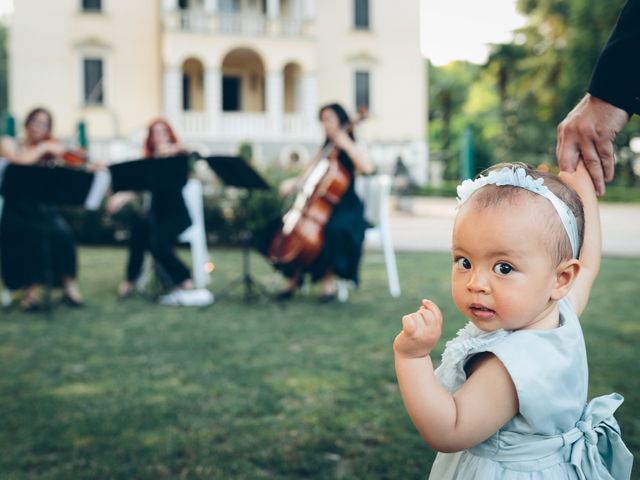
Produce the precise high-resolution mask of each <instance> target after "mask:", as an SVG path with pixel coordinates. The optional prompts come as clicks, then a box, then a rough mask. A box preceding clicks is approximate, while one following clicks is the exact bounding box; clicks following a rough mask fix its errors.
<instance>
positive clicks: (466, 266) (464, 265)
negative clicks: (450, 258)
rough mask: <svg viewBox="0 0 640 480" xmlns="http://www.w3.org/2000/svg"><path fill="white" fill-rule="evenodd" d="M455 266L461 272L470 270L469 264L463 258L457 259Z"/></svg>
mask: <svg viewBox="0 0 640 480" xmlns="http://www.w3.org/2000/svg"><path fill="white" fill-rule="evenodd" d="M456 265H457V266H458V268H460V269H462V270H469V269H470V268H471V262H470V261H469V260H468V259H466V258H464V257H460V258H458V259H457V260H456Z"/></svg>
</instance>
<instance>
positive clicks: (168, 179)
mask: <svg viewBox="0 0 640 480" xmlns="http://www.w3.org/2000/svg"><path fill="white" fill-rule="evenodd" d="M190 158H191V155H190V154H183V155H176V156H173V157H160V158H143V159H138V160H129V161H126V162H121V163H116V164H114V165H111V166H110V167H109V171H110V172H111V189H112V190H113V191H114V192H119V191H147V190H148V191H152V192H153V191H160V192H161V191H167V190H182V187H184V185H185V184H186V183H187V176H188V173H189V159H190Z"/></svg>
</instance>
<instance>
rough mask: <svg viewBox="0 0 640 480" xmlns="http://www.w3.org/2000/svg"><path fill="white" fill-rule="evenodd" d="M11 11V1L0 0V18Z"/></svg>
mask: <svg viewBox="0 0 640 480" xmlns="http://www.w3.org/2000/svg"><path fill="white" fill-rule="evenodd" d="M11 10H13V0H0V16H1V15H4V14H5V13H9V12H11Z"/></svg>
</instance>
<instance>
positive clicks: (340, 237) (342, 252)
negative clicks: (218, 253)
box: [277, 103, 373, 302]
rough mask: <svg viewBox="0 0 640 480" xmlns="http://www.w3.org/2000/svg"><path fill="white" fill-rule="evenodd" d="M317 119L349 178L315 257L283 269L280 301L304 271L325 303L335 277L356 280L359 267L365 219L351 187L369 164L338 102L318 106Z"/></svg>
mask: <svg viewBox="0 0 640 480" xmlns="http://www.w3.org/2000/svg"><path fill="white" fill-rule="evenodd" d="M320 122H321V123H322V127H323V129H324V133H325V137H326V138H325V145H327V144H329V143H331V144H333V145H334V147H335V149H337V160H338V161H339V162H340V164H341V165H342V166H343V167H344V168H345V169H346V170H347V171H348V173H349V175H350V180H349V184H348V187H347V189H346V191H345V193H344V194H343V196H342V198H341V199H340V201H339V202H338V203H337V204H336V205H335V206H334V208H333V211H332V212H331V216H330V218H329V220H328V222H327V224H326V225H325V227H324V243H323V245H322V248H321V250H320V253H319V254H318V256H317V257H316V259H315V260H314V261H313V262H312V263H311V265H308V266H306V267H304V268H296V269H291V268H282V269H281V270H282V273H283V274H284V275H285V276H286V277H287V287H286V289H285V290H284V291H282V292H280V293H279V294H278V295H277V298H278V299H279V300H287V299H290V298H291V297H293V294H294V292H295V289H296V287H297V286H298V285H299V283H300V282H301V280H302V277H303V275H304V274H310V276H311V279H312V280H313V281H314V282H317V281H320V282H321V284H322V293H321V297H320V300H321V301H322V302H328V301H331V300H333V299H335V297H336V284H335V277H340V278H343V279H346V280H351V281H353V282H354V283H356V284H357V283H358V268H359V265H360V257H361V255H362V244H363V241H364V232H365V229H366V228H367V222H366V220H365V218H364V207H363V205H362V202H361V201H360V199H359V198H358V196H357V195H356V192H355V189H354V177H355V174H356V173H358V172H359V173H363V174H369V173H371V172H372V170H373V169H372V167H371V165H370V164H369V163H368V162H367V161H366V160H365V158H364V154H363V152H361V151H360V149H359V148H358V146H357V145H356V142H355V136H354V134H353V131H352V130H350V129H348V128H347V126H348V125H349V124H350V120H349V116H348V115H347V113H346V112H345V110H344V108H342V106H340V105H339V104H337V103H332V104H329V105H325V106H323V107H322V108H321V109H320ZM292 185H293V182H290V181H289V182H287V181H285V182H283V186H282V187H281V189H280V191H281V193H284V194H286V193H289V192H288V191H287V190H289V189H291V186H292Z"/></svg>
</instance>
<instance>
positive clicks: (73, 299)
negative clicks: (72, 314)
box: [62, 277, 84, 306]
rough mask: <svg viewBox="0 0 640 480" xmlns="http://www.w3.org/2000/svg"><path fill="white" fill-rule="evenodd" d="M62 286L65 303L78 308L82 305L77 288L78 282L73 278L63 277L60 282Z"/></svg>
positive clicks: (82, 301) (82, 300)
mask: <svg viewBox="0 0 640 480" xmlns="http://www.w3.org/2000/svg"><path fill="white" fill-rule="evenodd" d="M62 281H63V284H64V295H65V298H66V300H67V303H69V304H71V305H73V306H80V305H82V304H83V303H84V299H83V298H82V294H81V293H80V289H79V288H78V282H77V281H76V279H75V278H74V277H64V279H63V280H62Z"/></svg>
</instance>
